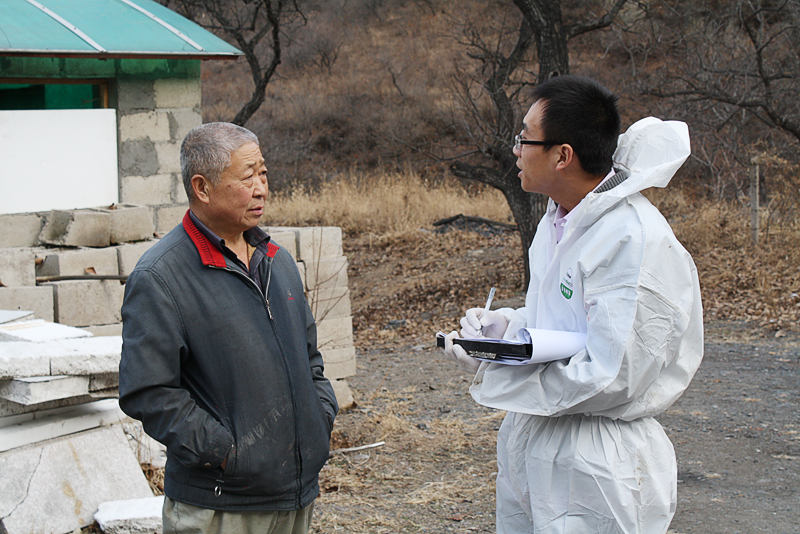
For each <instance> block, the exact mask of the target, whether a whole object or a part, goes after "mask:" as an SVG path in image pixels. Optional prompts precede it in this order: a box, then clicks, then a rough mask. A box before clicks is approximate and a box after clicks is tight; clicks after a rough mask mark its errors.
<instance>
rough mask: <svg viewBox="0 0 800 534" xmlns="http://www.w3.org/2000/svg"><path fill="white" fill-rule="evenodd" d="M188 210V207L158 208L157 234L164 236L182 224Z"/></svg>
mask: <svg viewBox="0 0 800 534" xmlns="http://www.w3.org/2000/svg"><path fill="white" fill-rule="evenodd" d="M188 209H189V206H188V205H184V206H181V205H177V206H166V207H162V208H156V234H158V235H159V236H164V235H166V234H168V233H169V231H170V230H172V229H173V228H175V227H176V226H178V225H179V224H181V221H183V216H184V215H186V210H188Z"/></svg>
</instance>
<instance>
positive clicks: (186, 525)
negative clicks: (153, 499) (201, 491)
mask: <svg viewBox="0 0 800 534" xmlns="http://www.w3.org/2000/svg"><path fill="white" fill-rule="evenodd" d="M313 512H314V503H313V502H312V503H311V504H309V505H308V506H306V507H305V508H302V509H300V510H294V511H287V512H259V511H256V512H225V511H222V510H210V509H207V508H199V507H197V506H192V505H191V504H185V503H182V502H178V501H173V500H172V499H170V498H169V497H165V498H164V507H163V508H162V510H161V519H162V525H163V529H164V534H307V533H308V527H309V526H310V525H311V515H312V514H313Z"/></svg>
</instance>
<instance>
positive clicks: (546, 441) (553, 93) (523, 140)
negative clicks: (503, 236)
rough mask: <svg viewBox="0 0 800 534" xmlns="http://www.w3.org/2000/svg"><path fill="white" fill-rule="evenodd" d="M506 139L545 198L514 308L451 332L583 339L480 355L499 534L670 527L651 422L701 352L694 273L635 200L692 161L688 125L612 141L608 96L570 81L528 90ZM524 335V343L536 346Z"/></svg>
mask: <svg viewBox="0 0 800 534" xmlns="http://www.w3.org/2000/svg"><path fill="white" fill-rule="evenodd" d="M533 98H534V104H533V106H532V107H531V108H530V111H528V113H527V115H526V116H525V119H524V124H523V129H522V132H521V133H520V135H519V136H517V138H516V139H515V145H514V154H515V155H516V156H517V166H518V167H519V168H520V173H519V177H520V181H521V184H522V188H523V189H524V190H525V191H529V192H537V193H543V194H545V195H547V196H548V197H550V200H549V202H548V206H547V213H546V214H545V216H544V217H543V218H542V220H541V222H540V223H539V226H538V228H537V231H536V236H535V237H534V239H533V243H532V244H531V247H530V250H529V259H530V269H531V280H530V286H529V287H528V292H527V295H526V298H525V307H524V308H520V309H517V310H514V309H511V308H501V309H499V310H496V311H488V312H486V311H484V309H483V308H475V309H471V310H468V311H467V312H466V315H465V317H464V318H463V319H461V327H462V328H461V332H460V335H461V337H464V338H467V337H469V338H480V337H485V338H497V339H512V338H515V337H516V336H517V333H518V332H519V331H520V329H523V328H526V329H528V330H526V332H528V333H533V334H535V333H536V331H537V330H538V331H542V330H555V331H562V332H577V333H579V334H585V339H586V342H585V348H584V349H582V350H579V351H578V352H576V353H574V354H572V353H570V354H564V355H563V358H562V359H557V360H555V361H550V362H547V363H538V364H531V365H524V366H510V365H502V364H499V363H487V362H479V361H478V360H476V359H474V358H472V357H470V356H469V355H468V354H467V353H466V352H465V351H464V349H463V348H462V347H461V346H460V345H458V344H454V343H453V339H454V338H456V337H458V333H457V332H452V333H451V334H449V335H448V336H446V338H445V349H444V350H445V354H446V355H448V356H449V357H451V358H453V359H454V360H456V361H457V362H458V363H459V364H460V365H461V366H462V367H464V368H466V369H469V370H471V371H474V372H476V375H475V378H474V381H473V383H472V386H471V387H470V392H471V394H472V396H473V398H474V399H475V401H477V402H478V403H479V404H482V405H484V406H488V407H491V408H496V409H498V410H506V411H507V412H508V413H507V414H506V417H505V419H504V421H503V424H502V426H501V428H500V431H499V433H498V436H497V463H498V475H497V532H498V533H501V534H503V533H523V532H524V533H547V534H556V533H569V534H578V533H581V534H583V533H595V534H596V533H627V534H634V533H637V534H650V533H654V534H655V533H659V534H663V533H665V532H667V528H668V526H669V524H670V521H671V520H672V517H673V516H674V514H675V506H676V501H677V463H676V460H675V452H674V450H673V448H672V443H671V442H670V440H669V438H668V437H667V435H666V433H665V432H664V430H663V429H662V427H661V425H660V424H659V423H658V422H657V421H656V420H655V419H654V418H653V416H655V415H657V414H659V413H661V412H663V411H664V410H665V409H666V408H667V407H669V406H670V405H671V404H672V403H673V402H675V400H676V399H678V397H680V395H681V394H682V393H683V391H684V390H685V389H686V388H687V386H688V385H689V382H690V381H691V379H692V377H693V376H694V373H695V371H696V370H697V368H698V367H699V365H700V361H701V360H702V357H703V318H702V304H701V300H700V285H699V282H698V277H697V269H696V268H695V265H694V262H693V261H692V258H691V256H690V255H689V253H688V252H687V251H686V250H685V249H684V248H683V246H682V245H681V244H680V242H678V240H677V239H676V238H675V235H674V234H673V232H672V229H671V228H670V226H669V224H668V223H667V221H666V220H665V219H664V217H663V216H662V215H661V214H660V213H659V212H658V210H657V209H656V208H655V207H654V206H653V205H652V204H650V202H649V201H648V200H647V199H646V198H645V197H644V196H642V194H641V191H642V190H644V189H647V188H649V187H666V185H667V184H668V183H669V181H670V179H671V178H672V176H673V175H674V174H675V172H676V171H677V170H678V168H679V167H680V166H681V165H682V164H683V162H684V161H685V160H686V158H687V157H688V156H689V153H690V147H689V134H688V129H687V127H686V124H684V123H682V122H675V121H661V120H659V119H656V118H653V117H649V118H646V119H643V120H640V121H639V122H636V123H635V124H633V125H632V126H631V127H630V129H628V131H627V132H625V133H624V134H623V135H621V136H620V135H619V129H620V117H619V113H618V111H617V97H616V96H615V95H614V94H612V93H610V92H609V91H608V90H606V89H605V88H604V87H603V86H601V85H600V84H598V83H596V82H594V81H593V80H590V79H588V78H583V77H578V76H559V77H556V78H553V79H551V80H549V81H547V82H545V83H542V84H540V85H538V86H537V87H536V88H535V89H534V92H533ZM535 351H536V343H535V342H534V352H535Z"/></svg>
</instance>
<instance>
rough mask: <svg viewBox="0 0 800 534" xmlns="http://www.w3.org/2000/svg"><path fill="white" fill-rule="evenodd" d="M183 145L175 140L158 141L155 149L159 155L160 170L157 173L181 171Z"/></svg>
mask: <svg viewBox="0 0 800 534" xmlns="http://www.w3.org/2000/svg"><path fill="white" fill-rule="evenodd" d="M180 148H181V145H180V144H179V143H175V142H169V141H168V142H160V141H159V142H156V143H155V150H156V155H157V156H158V170H157V171H156V173H158V174H165V173H180V172H181V158H180Z"/></svg>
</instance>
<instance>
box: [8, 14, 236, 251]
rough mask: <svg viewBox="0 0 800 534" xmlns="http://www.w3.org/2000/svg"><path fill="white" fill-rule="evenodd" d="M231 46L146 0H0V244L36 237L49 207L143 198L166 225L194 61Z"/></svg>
mask: <svg viewBox="0 0 800 534" xmlns="http://www.w3.org/2000/svg"><path fill="white" fill-rule="evenodd" d="M240 55H241V52H240V51H239V50H237V49H236V48H234V47H232V46H231V45H229V44H227V43H226V42H224V41H222V40H221V39H219V38H218V37H216V36H214V35H213V34H211V33H210V32H208V31H206V30H204V29H203V28H201V27H200V26H198V25H196V24H194V23H193V22H191V21H189V20H187V19H185V18H184V17H182V16H180V15H178V14H177V13H175V12H173V11H171V10H169V9H167V8H165V7H164V6H162V5H160V4H158V3H156V2H154V1H152V0H82V1H81V2H74V1H70V0H39V1H35V0H4V1H3V2H2V3H0V226H1V227H2V230H3V231H2V232H0V247H30V246H36V245H38V244H39V243H40V241H39V234H40V232H41V230H42V228H43V226H44V223H45V221H46V219H47V217H48V216H49V214H50V211H51V210H54V209H56V210H74V209H82V208H94V207H108V206H112V205H120V204H122V205H125V204H133V205H139V206H147V207H149V208H150V210H151V215H152V218H153V224H154V227H155V229H156V231H157V232H164V231H166V230H169V229H171V228H172V227H173V226H174V225H175V224H177V223H178V222H179V221H180V217H181V216H182V215H183V213H184V212H185V209H186V204H187V198H186V194H185V192H184V189H183V185H182V182H181V179H180V162H179V157H178V153H179V147H180V142H181V140H182V139H183V137H184V135H185V134H186V132H187V131H188V130H189V129H191V128H192V127H194V126H197V125H199V124H201V122H202V117H201V109H200V62H201V61H202V60H209V59H236V58H237V57H238V56H240Z"/></svg>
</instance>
